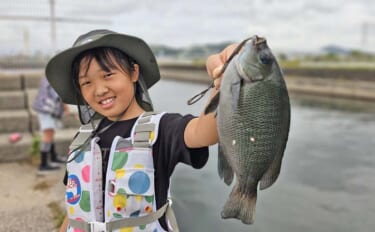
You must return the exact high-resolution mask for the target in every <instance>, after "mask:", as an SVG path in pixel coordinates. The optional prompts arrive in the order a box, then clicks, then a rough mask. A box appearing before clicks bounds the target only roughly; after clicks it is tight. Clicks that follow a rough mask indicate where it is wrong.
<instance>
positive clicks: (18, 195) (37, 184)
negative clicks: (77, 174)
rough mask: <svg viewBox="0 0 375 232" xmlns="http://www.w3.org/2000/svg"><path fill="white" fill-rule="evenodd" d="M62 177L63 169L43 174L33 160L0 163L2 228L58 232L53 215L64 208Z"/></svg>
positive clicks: (0, 225) (14, 231)
mask: <svg viewBox="0 0 375 232" xmlns="http://www.w3.org/2000/svg"><path fill="white" fill-rule="evenodd" d="M63 176H64V168H61V170H59V171H56V172H53V173H52V174H49V175H48V176H40V175H37V167H36V166H35V165H31V164H30V163H26V162H23V163H16V162H12V163H0V191H1V194H0V231H7V232H25V231H27V232H51V231H57V229H56V223H57V222H56V221H55V220H54V214H56V212H58V211H61V210H63V207H64V206H63V200H64V185H63V183H62V179H63ZM56 206H57V208H58V209H59V210H56Z"/></svg>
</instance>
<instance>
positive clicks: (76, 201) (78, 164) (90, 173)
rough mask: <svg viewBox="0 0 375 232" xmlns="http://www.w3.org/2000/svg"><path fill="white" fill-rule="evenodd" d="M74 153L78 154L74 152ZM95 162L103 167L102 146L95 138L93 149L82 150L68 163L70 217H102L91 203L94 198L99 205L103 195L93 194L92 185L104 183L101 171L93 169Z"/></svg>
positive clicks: (80, 218) (78, 231) (67, 190)
mask: <svg viewBox="0 0 375 232" xmlns="http://www.w3.org/2000/svg"><path fill="white" fill-rule="evenodd" d="M74 155H76V154H72V156H74ZM95 162H97V163H95ZM94 164H96V165H100V167H101V153H100V148H99V146H98V145H97V144H96V142H95V141H94V140H93V141H92V142H91V151H85V152H80V153H79V155H78V156H77V157H76V159H75V160H74V161H72V162H71V163H68V164H67V170H68V180H67V185H66V208H67V213H68V216H69V217H70V218H74V219H76V220H83V221H92V218H100V213H98V212H100V210H99V211H98V210H94V209H95V208H97V207H95V206H93V205H91V204H92V201H93V200H94V201H95V202H97V203H95V205H99V203H98V202H99V200H98V199H99V198H100V199H102V195H100V196H97V195H95V196H96V198H95V196H94V195H93V192H95V191H93V188H92V187H93V186H96V185H97V183H100V185H101V183H102V179H101V178H102V174H101V172H100V171H98V172H95V170H93V167H95V165H94ZM93 165H94V166H93ZM100 188H101V187H100ZM101 201H102V200H101ZM99 208H100V207H99ZM101 211H102V210H101ZM101 214H102V213H101ZM101 220H103V217H102V219H101ZM67 231H69V232H80V231H81V230H78V229H76V228H72V227H69V228H68V230H67Z"/></svg>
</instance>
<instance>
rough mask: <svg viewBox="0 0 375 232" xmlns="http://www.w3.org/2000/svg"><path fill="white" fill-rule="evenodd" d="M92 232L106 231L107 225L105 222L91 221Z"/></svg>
mask: <svg viewBox="0 0 375 232" xmlns="http://www.w3.org/2000/svg"><path fill="white" fill-rule="evenodd" d="M89 225H90V232H106V231H107V227H106V223H105V222H89Z"/></svg>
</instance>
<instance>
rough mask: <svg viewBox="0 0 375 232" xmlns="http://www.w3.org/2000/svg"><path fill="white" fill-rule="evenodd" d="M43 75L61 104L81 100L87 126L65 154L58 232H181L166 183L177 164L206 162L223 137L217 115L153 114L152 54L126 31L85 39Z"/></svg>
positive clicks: (57, 58) (53, 61) (154, 66)
mask: <svg viewBox="0 0 375 232" xmlns="http://www.w3.org/2000/svg"><path fill="white" fill-rule="evenodd" d="M213 69H215V67H212V68H210V70H213ZM46 74H47V78H48V80H49V82H50V83H51V85H52V86H53V87H54V89H55V90H56V91H57V93H58V94H59V96H60V97H61V99H62V100H63V102H65V103H67V104H75V105H78V109H79V113H80V117H81V122H82V123H83V124H84V125H83V126H82V127H81V129H80V131H79V132H78V133H77V135H76V137H75V139H74V140H73V142H72V145H71V153H70V156H69V158H68V163H67V173H66V176H65V179H64V183H65V185H66V200H65V201H66V209H67V217H66V219H65V220H64V222H63V225H62V226H61V229H60V231H79V230H80V231H152V232H158V231H169V230H173V231H178V229H177V227H176V223H175V220H174V215H173V213H172V211H171V208H170V203H171V202H170V201H169V200H168V197H169V194H168V193H169V180H170V177H171V175H172V173H173V170H174V168H175V166H176V165H177V163H179V162H182V163H185V164H187V165H190V166H192V167H193V168H202V167H203V166H204V165H205V163H206V161H207V159H208V146H209V145H212V144H215V143H217V140H218V135H217V129H216V128H217V127H216V119H215V115H214V114H207V115H204V114H201V115H200V116H199V117H194V116H192V115H185V116H182V115H180V114H172V113H153V112H152V110H153V107H152V102H151V99H150V98H149V95H148V88H150V87H151V86H152V85H153V84H155V83H156V82H157V81H158V80H159V79H160V74H159V69H158V66H157V63H156V60H155V57H154V55H153V53H152V51H151V49H150V48H149V46H148V45H147V44H146V43H145V42H144V41H143V40H141V39H139V38H136V37H133V36H129V35H125V34H119V33H116V32H112V31H108V30H95V31H91V32H89V33H87V34H84V35H82V36H80V37H79V38H78V39H77V40H76V42H75V43H74V45H73V47H72V48H70V49H67V50H65V51H63V52H61V53H60V54H58V55H56V56H55V57H53V58H52V59H51V60H50V61H49V63H48V65H47V68H46ZM215 91H216V90H215V89H213V90H212V92H215ZM213 94H214V93H213Z"/></svg>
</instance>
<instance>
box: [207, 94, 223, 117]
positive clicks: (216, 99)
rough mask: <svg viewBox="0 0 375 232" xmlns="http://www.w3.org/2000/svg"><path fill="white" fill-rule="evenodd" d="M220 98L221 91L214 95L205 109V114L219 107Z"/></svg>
mask: <svg viewBox="0 0 375 232" xmlns="http://www.w3.org/2000/svg"><path fill="white" fill-rule="evenodd" d="M219 100H220V91H218V92H217V94H216V95H215V96H213V97H212V99H211V101H210V103H209V104H208V105H207V107H206V109H205V110H204V114H208V113H212V112H214V111H215V110H216V109H217V106H218V105H219Z"/></svg>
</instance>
